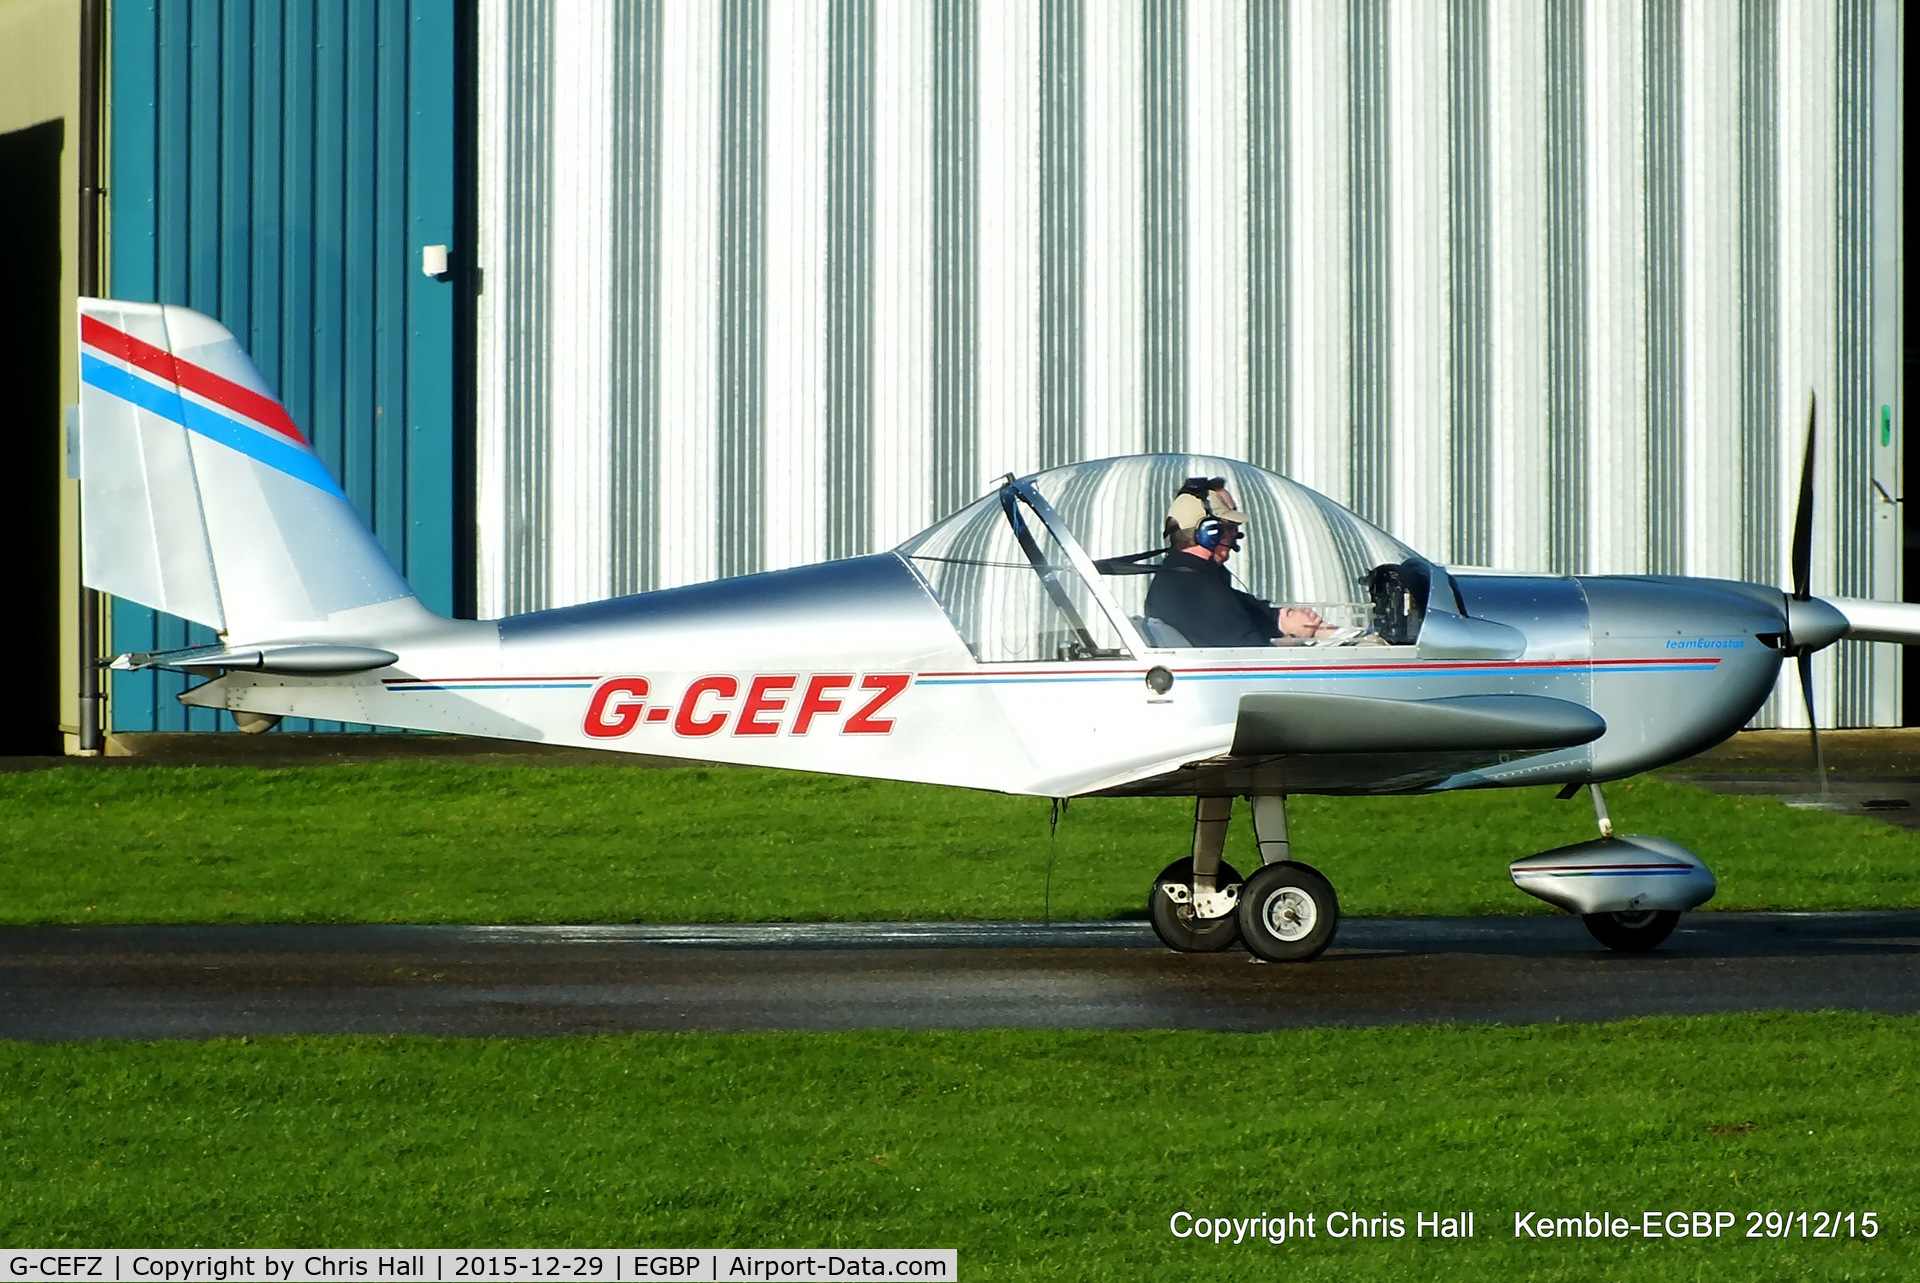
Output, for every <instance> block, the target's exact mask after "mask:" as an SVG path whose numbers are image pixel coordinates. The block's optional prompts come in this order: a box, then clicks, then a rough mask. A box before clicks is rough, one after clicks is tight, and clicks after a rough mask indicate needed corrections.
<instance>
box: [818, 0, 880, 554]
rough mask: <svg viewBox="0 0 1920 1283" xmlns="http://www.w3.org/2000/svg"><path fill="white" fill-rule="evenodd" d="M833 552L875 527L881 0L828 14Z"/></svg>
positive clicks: (829, 509) (864, 547) (851, 547)
mask: <svg viewBox="0 0 1920 1283" xmlns="http://www.w3.org/2000/svg"><path fill="white" fill-rule="evenodd" d="M827 116H828V121H827V262H826V271H827V387H826V393H827V459H826V469H827V472H826V480H827V494H826V523H827V530H826V534H827V541H826V553H827V556H829V557H851V556H854V555H856V554H858V553H863V552H866V551H868V549H869V548H870V547H871V546H872V531H873V495H874V490H873V477H872V467H873V236H872V226H873V0H831V3H830V7H829V9H828V17H827Z"/></svg>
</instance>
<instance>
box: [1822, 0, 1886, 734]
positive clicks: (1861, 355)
mask: <svg viewBox="0 0 1920 1283" xmlns="http://www.w3.org/2000/svg"><path fill="white" fill-rule="evenodd" d="M1837 16H1838V19H1839V31H1838V33H1837V35H1838V40H1837V42H1836V45H1837V47H1836V49H1835V64H1836V66H1835V71H1836V74H1835V76H1834V81H1835V86H1834V87H1835V91H1836V93H1837V94H1838V96H1839V102H1838V110H1837V113H1836V114H1837V117H1838V128H1837V132H1836V138H1835V143H1836V149H1837V151H1838V155H1837V156H1836V157H1835V160H1836V161H1837V163H1836V164H1835V166H1834V203H1835V206H1836V214H1837V215H1838V217H1837V218H1836V220H1835V222H1836V224H1837V226H1836V228H1835V231H1836V233H1837V236H1836V239H1837V241H1838V261H1837V262H1836V264H1835V269H1836V270H1835V285H1836V289H1835V298H1834V319H1835V324H1836V333H1835V334H1834V346H1835V350H1836V352H1837V354H1838V360H1837V363H1836V368H1835V371H1834V374H1835V383H1836V387H1835V389H1834V391H1835V397H1834V399H1835V402H1836V404H1835V406H1834V413H1833V433H1834V441H1835V446H1836V451H1835V456H1836V457H1835V467H1834V471H1835V476H1834V486H1833V490H1832V492H1831V493H1832V494H1833V496H1834V507H1835V510H1836V511H1835V515H1836V516H1837V518H1838V529H1837V530H1836V532H1835V533H1836V535H1837V536H1838V537H1837V539H1836V544H1837V547H1836V549H1835V551H1836V552H1837V553H1838V556H1837V558H1836V561H1837V566H1836V569H1837V570H1838V572H1839V573H1838V581H1837V582H1836V583H1835V584H1834V589H1835V591H1837V592H1838V593H1839V594H1840V595H1841V596H1846V597H1866V596H1870V595H1871V594H1872V590H1873V557H1872V553H1873V440H1874V433H1875V431H1876V426H1877V425H1876V424H1875V422H1874V414H1875V410H1874V395H1873V347H1874V324H1873V322H1874V317H1873V308H1874V298H1873V295H1874V274H1873V250H1874V245H1873V190H1874V173H1873V123H1874V122H1873V106H1874V103H1873V52H1874V50H1873V46H1874V31H1873V24H1874V5H1873V3H1872V0H1841V3H1840V4H1839V6H1838V15H1837ZM1835 666H1836V668H1837V670H1838V671H1837V674H1836V676H1837V684H1838V688H1839V689H1838V695H1839V699H1838V705H1839V706H1838V708H1836V709H1835V712H1836V713H1838V715H1839V717H1840V719H1841V723H1842V724H1843V725H1859V724H1862V723H1864V722H1869V721H1871V718H1872V694H1873V690H1872V687H1873V652H1872V651H1871V650H1870V649H1869V648H1868V647H1866V646H1862V645H1859V644H1857V643H1842V644H1841V645H1840V646H1839V647H1838V648H1837V650H1836V665H1835Z"/></svg>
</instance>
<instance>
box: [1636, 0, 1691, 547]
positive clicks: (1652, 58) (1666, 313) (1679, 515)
mask: <svg viewBox="0 0 1920 1283" xmlns="http://www.w3.org/2000/svg"><path fill="white" fill-rule="evenodd" d="M1646 5H1647V7H1646V24H1647V25H1646V37H1645V39H1646V45H1645V66H1646V72H1645V76H1646V103H1645V107H1644V113H1645V120H1646V126H1645V127H1646V167H1647V178H1646V205H1645V209H1644V214H1645V219H1646V233H1645V235H1646V268H1645V271H1646V283H1645V287H1644V294H1645V298H1646V307H1647V318H1646V336H1647V337H1646V342H1647V569H1648V570H1649V571H1651V572H1653V573H1654V574H1661V575H1678V574H1683V573H1685V570H1686V529H1687V523H1686V505H1685V494H1686V464H1687V454H1686V423H1685V418H1684V415H1683V413H1682V408H1683V407H1684V406H1685V405H1686V348H1685V337H1684V335H1685V318H1686V294H1685V280H1686V277H1685V273H1684V271H1683V270H1682V266H1681V259H1680V250H1681V236H1680V229H1681V226H1682V218H1681V192H1682V187H1681V177H1682V170H1681V163H1682V160H1683V157H1682V155H1681V146H1680V139H1681V133H1680V94H1681V74H1680V73H1681V62H1680V0H1646Z"/></svg>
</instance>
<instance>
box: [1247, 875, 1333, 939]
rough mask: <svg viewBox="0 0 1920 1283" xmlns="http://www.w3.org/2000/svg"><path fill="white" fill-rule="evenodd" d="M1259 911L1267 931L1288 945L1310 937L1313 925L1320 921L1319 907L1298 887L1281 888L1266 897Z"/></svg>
mask: <svg viewBox="0 0 1920 1283" xmlns="http://www.w3.org/2000/svg"><path fill="white" fill-rule="evenodd" d="M1260 909H1261V917H1262V918H1263V919H1264V920H1265V921H1266V926H1267V930H1268V931H1271V932H1272V933H1273V935H1274V937H1275V938H1276V939H1280V940H1284V941H1286V942H1287V943H1288V944H1292V943H1293V942H1294V941H1296V940H1304V939H1306V938H1307V937H1308V936H1309V935H1312V934H1313V928H1314V926H1315V924H1316V923H1318V922H1319V921H1320V909H1319V906H1317V905H1315V904H1314V902H1313V897H1312V896H1310V895H1308V894H1307V893H1306V892H1305V891H1303V890H1301V889H1300V888H1299V887H1281V888H1280V889H1279V890H1277V891H1275V892H1274V893H1273V894H1272V895H1269V896H1268V897H1267V900H1266V903H1265V904H1263V905H1261V906H1260Z"/></svg>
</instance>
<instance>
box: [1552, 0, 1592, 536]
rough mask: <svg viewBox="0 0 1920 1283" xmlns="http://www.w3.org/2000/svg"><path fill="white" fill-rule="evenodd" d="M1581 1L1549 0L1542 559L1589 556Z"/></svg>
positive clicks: (1583, 25) (1583, 18)
mask: <svg viewBox="0 0 1920 1283" xmlns="http://www.w3.org/2000/svg"><path fill="white" fill-rule="evenodd" d="M1585 79H1586V7H1585V3H1584V0H1548V5H1547V86H1546V91H1547V450H1548V460H1549V462H1548V476H1547V485H1548V499H1547V520H1548V527H1549V528H1548V531H1547V562H1548V565H1549V566H1551V567H1552V568H1553V569H1554V570H1557V571H1561V572H1563V573H1566V572H1572V571H1577V570H1585V569H1588V566H1587V498H1588V492H1587V223H1586V208H1587V207H1586V161H1587V148H1586V118H1585V108H1586V94H1585Z"/></svg>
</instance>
